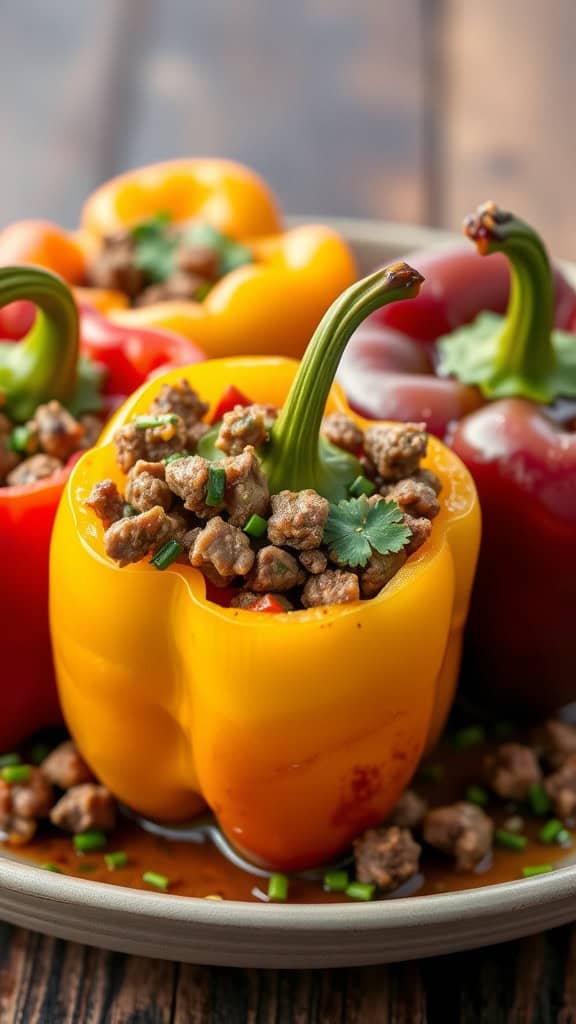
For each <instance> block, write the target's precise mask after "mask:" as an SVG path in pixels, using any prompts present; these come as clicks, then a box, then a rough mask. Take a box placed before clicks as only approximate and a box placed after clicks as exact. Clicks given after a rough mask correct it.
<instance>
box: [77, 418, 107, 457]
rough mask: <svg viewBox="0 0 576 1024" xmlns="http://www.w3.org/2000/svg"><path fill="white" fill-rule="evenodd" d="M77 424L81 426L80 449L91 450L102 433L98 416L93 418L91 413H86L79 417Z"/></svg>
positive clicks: (101, 425)
mask: <svg viewBox="0 0 576 1024" xmlns="http://www.w3.org/2000/svg"><path fill="white" fill-rule="evenodd" d="M78 422H79V423H80V424H81V426H82V440H81V443H80V447H81V448H92V446H93V445H95V444H96V442H97V440H98V438H99V437H100V434H101V433H102V427H103V423H102V420H101V419H100V418H99V417H98V416H93V415H92V413H90V412H88V413H86V414H85V415H84V416H81V417H80V419H79V421H78Z"/></svg>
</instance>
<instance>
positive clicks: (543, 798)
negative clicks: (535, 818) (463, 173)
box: [528, 782, 550, 815]
mask: <svg viewBox="0 0 576 1024" xmlns="http://www.w3.org/2000/svg"><path fill="white" fill-rule="evenodd" d="M528 801H529V803H530V807H531V808H532V812H533V814H538V815H540V814H548V812H549V810H550V797H549V796H548V793H547V792H546V790H545V789H544V786H543V785H542V783H541V782H537V783H535V784H534V785H533V786H530V789H529V790H528Z"/></svg>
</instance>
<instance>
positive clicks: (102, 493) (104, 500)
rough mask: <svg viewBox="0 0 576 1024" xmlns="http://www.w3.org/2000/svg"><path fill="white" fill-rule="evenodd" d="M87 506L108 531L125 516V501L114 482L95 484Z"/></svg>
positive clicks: (106, 481)
mask: <svg viewBox="0 0 576 1024" xmlns="http://www.w3.org/2000/svg"><path fill="white" fill-rule="evenodd" d="M86 505H87V506H88V508H91V509H92V511H93V512H95V513H96V515H97V516H98V518H99V519H100V520H101V521H102V522H103V523H104V526H105V528H106V529H108V527H109V526H111V525H112V523H115V522H117V521H118V519H122V516H123V515H124V499H123V497H122V495H121V494H120V491H119V490H118V487H117V486H116V483H115V482H114V480H101V481H100V482H99V483H97V484H94V486H93V488H92V490H91V491H90V494H89V495H88V497H87V498H86Z"/></svg>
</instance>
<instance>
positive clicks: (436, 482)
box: [410, 469, 442, 495]
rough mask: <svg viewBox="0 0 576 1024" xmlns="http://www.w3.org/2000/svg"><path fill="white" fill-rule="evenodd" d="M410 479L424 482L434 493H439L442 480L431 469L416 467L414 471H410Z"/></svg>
mask: <svg viewBox="0 0 576 1024" xmlns="http://www.w3.org/2000/svg"><path fill="white" fill-rule="evenodd" d="M410 480H414V481H415V482H416V483H420V484H426V486H427V487H431V488H432V490H433V491H434V494H436V495H438V494H440V492H441V490H442V481H441V480H440V478H439V477H437V476H436V473H433V472H432V470H431V469H417V470H416V472H415V473H412V475H411V477H410Z"/></svg>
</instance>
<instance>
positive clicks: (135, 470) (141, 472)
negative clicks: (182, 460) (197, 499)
mask: <svg viewBox="0 0 576 1024" xmlns="http://www.w3.org/2000/svg"><path fill="white" fill-rule="evenodd" d="M165 478H166V466H165V464H164V463H163V462H146V461H145V460H144V459H138V462H137V463H136V465H135V466H132V469H131V470H130V472H129V473H128V480H127V482H126V501H128V502H129V503H130V504H131V505H133V506H134V508H135V509H137V511H138V512H147V511H148V509H151V508H154V506H155V505H160V507H161V508H163V509H164V511H165V512H167V511H168V509H169V508H170V506H171V504H172V501H173V499H174V495H173V493H172V491H171V490H170V488H169V486H168V484H167V483H166V479H165Z"/></svg>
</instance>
